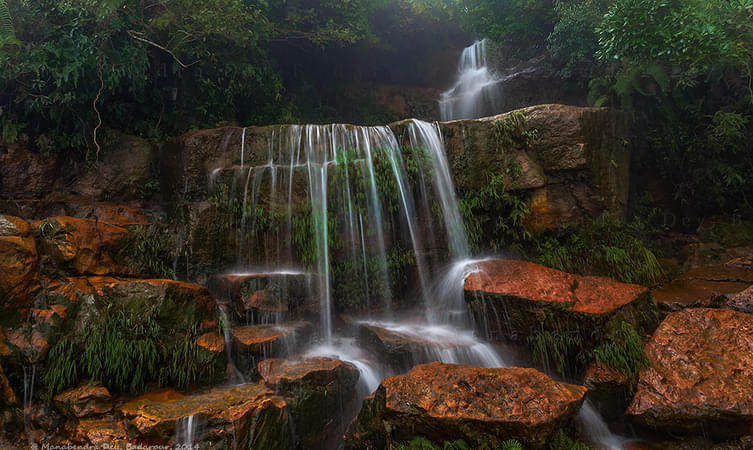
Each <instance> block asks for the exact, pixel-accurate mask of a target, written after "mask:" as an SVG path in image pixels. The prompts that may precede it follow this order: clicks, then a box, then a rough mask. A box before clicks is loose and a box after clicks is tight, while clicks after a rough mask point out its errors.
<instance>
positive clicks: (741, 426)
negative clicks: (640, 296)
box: [627, 308, 753, 438]
mask: <svg viewBox="0 0 753 450" xmlns="http://www.w3.org/2000/svg"><path fill="white" fill-rule="evenodd" d="M646 355H647V356H648V359H649V361H650V365H649V367H648V368H646V369H644V370H642V371H641V374H640V379H639V381H638V390H637V392H636V394H635V398H633V401H632V403H631V404H630V407H629V408H628V411H627V414H628V415H630V416H632V417H633V418H635V419H636V420H637V421H638V422H640V423H643V424H645V425H648V426H651V427H660V428H662V429H676V430H689V429H697V430H700V429H704V430H707V431H709V432H712V433H714V434H715V435H717V434H718V432H722V431H726V432H731V433H732V434H735V432H738V433H743V432H747V433H749V432H750V427H751V425H753V382H752V380H753V315H751V314H745V313H741V312H738V311H732V310H727V309H707V308H692V309H685V310H682V311H679V312H675V313H672V314H670V315H669V316H667V318H666V319H665V320H664V322H662V323H661V325H660V326H659V328H658V329H657V330H656V333H655V334H654V336H653V337H652V338H651V341H649V343H648V344H647V345H646ZM702 424H705V425H706V426H704V427H702V428H700V427H699V425H702ZM730 428H732V429H730ZM722 437H724V438H728V437H729V436H727V435H725V436H722Z"/></svg>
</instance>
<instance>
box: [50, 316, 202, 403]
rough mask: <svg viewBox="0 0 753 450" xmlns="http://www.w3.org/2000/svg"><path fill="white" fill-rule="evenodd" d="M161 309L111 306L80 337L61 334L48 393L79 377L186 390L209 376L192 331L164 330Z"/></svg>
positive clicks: (121, 387) (119, 385)
mask: <svg viewBox="0 0 753 450" xmlns="http://www.w3.org/2000/svg"><path fill="white" fill-rule="evenodd" d="M156 317H157V311H156V310H155V309H154V308H150V307H146V308H139V309H138V310H135V309H127V308H124V307H120V306H116V305H114V304H110V305H109V306H108V307H107V309H106V310H105V311H104V313H103V316H102V317H101V318H100V319H99V320H97V321H96V323H94V324H92V325H91V326H90V327H89V328H88V329H87V330H86V332H84V333H83V334H81V335H76V334H68V335H66V336H63V337H62V338H61V339H60V340H59V341H58V342H57V343H56V344H55V345H54V346H53V347H52V348H51V349H50V355H49V357H48V363H47V367H46V369H45V375H44V382H45V385H46V387H47V389H48V393H49V395H50V397H52V396H53V395H55V394H56V393H57V392H59V391H61V390H62V389H64V388H67V387H69V386H73V385H75V384H77V383H78V382H79V380H80V379H85V378H89V379H96V380H101V381H102V382H103V383H104V384H105V385H106V386H107V387H108V388H109V389H111V390H112V391H114V392H124V393H139V392H142V391H144V390H145V389H146V387H147V385H148V384H150V383H156V384H158V385H162V386H174V387H177V388H179V389H187V388H188V387H189V386H191V385H192V384H194V383H196V382H198V381H199V380H200V379H205V378H211V377H212V376H213V375H214V374H213V373H211V372H212V368H211V367H209V370H207V365H206V364H205V363H204V362H203V361H201V358H200V356H199V348H198V346H197V344H196V343H195V339H196V337H197V332H196V330H195V328H194V329H192V330H187V331H186V332H185V333H183V332H179V331H178V332H177V334H176V330H166V329H164V328H163V327H162V326H160V325H159V324H158V323H157V319H156Z"/></svg>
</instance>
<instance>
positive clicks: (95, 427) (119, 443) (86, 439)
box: [71, 416, 135, 448]
mask: <svg viewBox="0 0 753 450" xmlns="http://www.w3.org/2000/svg"><path fill="white" fill-rule="evenodd" d="M71 441H72V442H73V443H75V444H91V445H95V446H98V447H109V448H113V447H114V448H127V447H128V445H129V444H135V443H134V442H131V441H130V440H129V439H128V433H127V432H126V429H125V427H124V426H123V423H122V422H121V421H120V420H116V419H115V418H114V417H112V416H105V417H97V418H86V419H81V420H79V421H78V422H76V424H75V428H74V430H73V432H72V433H71Z"/></svg>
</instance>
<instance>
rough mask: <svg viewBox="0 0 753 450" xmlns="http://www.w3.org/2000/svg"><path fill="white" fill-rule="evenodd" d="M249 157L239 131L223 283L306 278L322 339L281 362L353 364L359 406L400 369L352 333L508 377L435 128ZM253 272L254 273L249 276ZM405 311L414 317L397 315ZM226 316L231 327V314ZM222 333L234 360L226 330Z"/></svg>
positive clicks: (481, 66) (346, 134) (476, 52)
mask: <svg viewBox="0 0 753 450" xmlns="http://www.w3.org/2000/svg"><path fill="white" fill-rule="evenodd" d="M484 45H485V44H484V42H483V41H480V42H477V43H476V44H474V46H472V48H469V49H466V52H464V56H463V58H462V61H463V62H462V65H463V67H466V66H467V67H475V69H474V70H476V71H477V72H479V73H478V74H477V76H479V77H481V76H482V75H483V77H487V78H488V77H490V75H489V72H488V69H487V68H486V63H485V56H484V51H485V50H484ZM469 70H470V69H469ZM489 79H490V78H489ZM470 82H471V81H468V80H467V79H465V80H464V81H462V83H461V82H459V83H461V84H459V85H458V86H456V88H454V91H453V92H455V93H456V94H458V95H459V93H461V92H465V90H466V87H465V85H464V84H463V83H470ZM483 91H484V89H483V88H482V89H480V90H476V91H474V92H476V94H473V95H481V94H479V93H483ZM453 95H455V94H453ZM484 95H486V94H484ZM464 101H465V100H463V101H458V103H457V105H455V106H452V105H450V104H449V103H448V104H447V105H446V106H448V108H449V109H448V111H450V113H451V114H453V115H454V114H456V113H460V112H462V114H466V113H467V112H468V111H470V110H469V109H468V108H467V107H466V106H467V105H465V104H464V103H463V102H464ZM474 101H475V100H474ZM450 106H452V107H450ZM443 114H444V113H443ZM245 147H246V133H245V129H244V133H243V136H242V144H241V149H240V151H239V153H240V159H241V165H240V166H234V167H233V168H232V169H231V172H233V175H232V176H231V177H230V180H231V181H230V182H231V183H232V189H234V190H236V191H238V192H241V191H242V195H243V199H242V204H243V211H244V212H243V214H244V221H243V223H242V224H241V226H240V227H239V228H238V230H237V232H238V237H237V241H238V243H239V245H238V248H239V255H238V257H237V261H238V266H239V267H238V268H237V270H239V271H242V273H233V274H231V275H230V276H235V277H238V276H254V275H264V274H267V275H268V274H270V273H273V274H281V273H288V274H290V275H291V276H307V277H312V280H313V283H312V284H311V290H312V292H311V295H312V296H313V298H316V299H318V315H319V322H318V332H317V333H316V335H317V337H318V338H317V339H314V340H307V342H291V343H289V345H290V346H291V348H292V351H290V352H289V353H291V354H297V357H299V358H307V357H313V356H329V357H336V358H339V359H341V360H343V361H347V362H350V363H352V364H353V365H354V366H355V367H356V368H358V370H359V372H360V374H361V376H360V381H359V385H358V388H357V389H358V393H359V396H361V397H364V396H366V395H368V394H370V393H371V392H373V391H374V389H376V387H377V386H378V385H379V383H380V382H381V380H382V379H384V377H386V376H390V375H394V374H396V373H399V372H400V371H401V370H404V368H401V367H395V366H390V365H389V364H385V363H383V362H380V361H377V360H375V356H376V355H372V354H370V352H369V351H367V350H365V349H364V348H362V347H361V346H360V345H359V341H358V340H357V339H355V338H353V337H352V336H351V333H349V332H348V331H347V328H348V327H354V326H355V327H359V326H361V327H362V326H370V327H378V328H379V329H381V330H384V331H385V332H387V333H392V334H393V335H396V336H400V337H401V338H404V339H407V340H409V341H410V342H412V343H414V344H415V345H416V348H417V350H416V351H415V352H414V354H413V355H412V361H411V362H412V363H414V364H418V363H425V362H430V361H443V362H447V363H458V364H468V365H472V366H481V367H505V366H507V365H508V364H510V363H511V361H509V360H506V358H504V357H503V356H502V355H500V352H499V351H498V349H497V348H496V347H494V346H492V345H490V344H488V343H485V342H483V341H481V340H479V339H478V338H477V337H476V336H475V335H474V333H473V331H472V330H473V318H472V317H471V315H470V313H469V312H468V309H467V306H466V304H465V301H464V298H463V295H464V292H463V285H464V280H465V278H466V277H467V276H468V274H469V273H471V272H473V271H474V270H477V268H476V265H475V263H476V262H477V261H478V260H474V259H471V257H470V252H469V249H468V242H467V238H466V235H465V227H464V224H463V219H462V215H461V213H460V211H459V208H458V201H457V198H456V194H455V188H454V185H453V182H452V176H451V173H450V168H449V164H448V161H447V158H446V154H445V148H444V143H443V140H442V134H441V132H440V129H439V127H438V126H437V124H431V123H427V122H422V121H418V120H411V121H408V122H407V123H406V125H405V132H404V136H403V139H402V141H401V140H400V139H398V138H397V136H396V135H395V133H394V132H393V130H392V129H390V128H389V127H358V126H351V125H342V124H335V125H305V126H298V125H288V126H281V127H279V129H275V130H274V132H272V133H271V134H270V136H269V137H268V150H267V155H253V154H251V152H248V151H247V149H246V148H245ZM257 160H258V161H257ZM223 170H224V169H217V170H214V171H213V172H212V174H213V175H212V177H211V180H212V183H213V184H215V185H216V186H215V188H217V186H219V185H221V183H222V182H223V181H222V179H221V178H222V177H221V174H219V173H220V172H222V171H223ZM225 182H227V181H225ZM249 186H250V187H251V188H250V189H249ZM232 189H231V190H232ZM269 211H273V213H270V212H269ZM263 214H266V215H267V216H269V217H276V218H278V220H279V223H278V224H277V226H276V227H272V228H271V229H266V230H265V231H264V232H263V233H261V234H259V235H257V234H256V231H255V230H256V225H255V224H256V223H257V221H258V220H260V219H259V217H266V216H262V215H263ZM257 216H258V217H257ZM302 223H303V224H304V226H302V225H301V224H302ZM249 225H250V226H251V227H252V228H253V229H254V231H253V236H252V238H253V240H261V241H262V242H263V243H264V245H265V247H266V246H270V247H272V248H274V249H275V251H273V252H267V251H264V252H263V254H262V255H261V256H259V255H258V254H257V253H258V252H256V253H254V252H253V251H252V249H251V247H252V246H251V245H248V239H247V238H248V236H246V235H245V234H247V233H248V232H249V231H248V229H249ZM304 232H309V233H310V236H308V238H309V239H310V241H312V242H313V245H312V246H310V247H309V248H307V249H306V251H307V252H308V253H305V254H297V253H296V252H293V250H292V248H293V244H294V243H296V244H297V245H300V244H301V242H302V241H303V239H302V237H301V236H302V233H303V234H304V235H305V233H304ZM304 237H305V236H304ZM243 242H246V245H242V243H243ZM246 253H247V254H246ZM299 253H300V251H299ZM253 258H255V260H254V263H253V264H251V263H250V262H249V261H250V260H251V259H253ZM400 258H402V259H403V260H405V261H407V263H405V264H403V265H402V266H400V267H399V270H398V271H396V270H394V267H395V264H396V263H395V260H400ZM244 264H245V265H246V267H245V268H244ZM250 266H257V267H260V268H261V269H260V270H258V271H251V270H249V269H248V267H250ZM391 269H392V270H391ZM344 286H345V287H347V289H345V287H344ZM343 302H346V303H347V302H350V303H347V304H350V305H351V307H353V308H355V309H360V311H361V313H360V314H356V315H355V317H351V318H350V319H348V320H349V325H348V326H343V325H338V326H336V323H339V319H337V317H336V315H335V313H336V311H337V310H338V309H339V308H340V307H339V306H338V305H341V304H343ZM406 304H410V305H414V306H413V309H412V310H405V308H404V305H406ZM416 305H418V308H417V309H416ZM222 314H225V312H224V311H222ZM222 317H223V321H230V319H229V318H228V316H227V315H223V316H222ZM264 317H266V318H265V319H264V320H263V322H264V323H267V322H274V321H276V320H279V321H281V320H282V316H281V315H270V316H264ZM257 322H258V321H257ZM280 325H282V324H280ZM223 329H224V331H225V338H226V340H227V341H228V345H227V348H228V350H230V347H231V346H230V345H229V341H230V336H229V334H228V333H229V325H228V326H225V327H223ZM228 356H229V357H231V354H230V353H229V351H228ZM507 359H509V358H507ZM231 365H232V361H231ZM232 367H233V369H234V371H235V372H236V373H237V369H235V366H234V365H232ZM239 378H240V377H239ZM579 420H581V422H583V423H584V424H587V428H589V429H594V430H595V433H596V434H598V436H597V435H596V434H595V435H594V439H593V440H594V442H599V443H601V444H603V445H604V448H618V447H611V444H612V443H613V442H618V441H617V440H610V439H612V437H613V436H612V435H611V434H610V433H609V430H608V428H606V426H605V425H604V426H601V424H603V421H602V422H598V421H599V420H600V417H598V414H597V413H596V412H595V410H593V408H591V407H590V406H589V405H586V406H584V409H583V412H582V413H581V416H580V418H579ZM184 425H185V427H187V428H188V429H190V428H191V426H192V424H191V423H187V424H184ZM181 426H183V425H181ZM185 427H184V428H185ZM605 430H606V431H605Z"/></svg>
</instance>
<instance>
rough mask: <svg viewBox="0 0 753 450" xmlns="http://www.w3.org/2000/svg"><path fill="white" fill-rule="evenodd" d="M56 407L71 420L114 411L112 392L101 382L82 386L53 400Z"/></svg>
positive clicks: (64, 392) (86, 383)
mask: <svg viewBox="0 0 753 450" xmlns="http://www.w3.org/2000/svg"><path fill="white" fill-rule="evenodd" d="M53 401H54V402H55V407H56V408H57V409H58V410H59V411H61V412H62V413H63V414H65V415H66V416H68V417H69V418H81V417H88V416H96V415H102V414H106V413H108V412H110V411H112V399H111V397H110V391H108V390H107V388H106V387H104V386H102V384H101V383H99V382H94V383H92V384H89V383H88V382H85V383H82V384H80V385H79V386H78V387H75V388H70V389H66V390H64V391H63V392H61V393H59V394H58V395H56V396H55V397H54V398H53Z"/></svg>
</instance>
